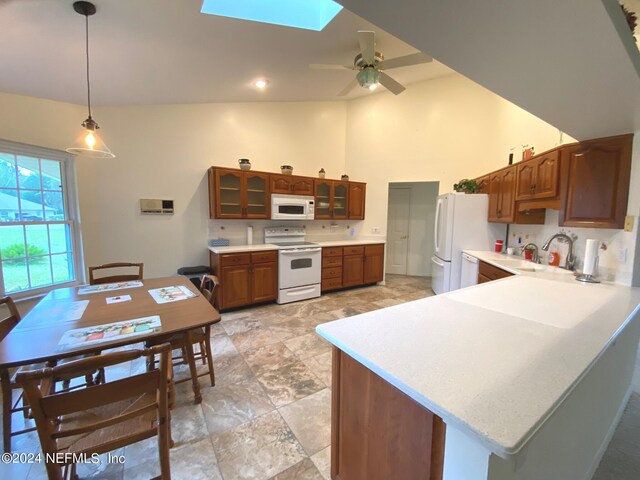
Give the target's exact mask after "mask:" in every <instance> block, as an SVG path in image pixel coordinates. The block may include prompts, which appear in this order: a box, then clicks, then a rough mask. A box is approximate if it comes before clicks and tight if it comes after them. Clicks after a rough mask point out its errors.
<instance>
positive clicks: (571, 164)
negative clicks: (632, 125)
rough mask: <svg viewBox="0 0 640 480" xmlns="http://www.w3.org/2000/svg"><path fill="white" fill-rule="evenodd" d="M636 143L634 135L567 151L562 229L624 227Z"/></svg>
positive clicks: (592, 143) (563, 186)
mask: <svg viewBox="0 0 640 480" xmlns="http://www.w3.org/2000/svg"><path fill="white" fill-rule="evenodd" d="M632 142H633V135H621V136H617V137H609V138H603V139H598V140H591V141H587V142H581V143H578V144H574V145H570V146H568V147H566V156H565V160H564V162H563V165H562V173H561V177H562V184H563V185H562V196H561V199H560V217H559V223H560V225H561V226H564V227H598V228H623V227H624V218H625V215H626V212H627V200H628V197H629V180H630V176H631V149H632Z"/></svg>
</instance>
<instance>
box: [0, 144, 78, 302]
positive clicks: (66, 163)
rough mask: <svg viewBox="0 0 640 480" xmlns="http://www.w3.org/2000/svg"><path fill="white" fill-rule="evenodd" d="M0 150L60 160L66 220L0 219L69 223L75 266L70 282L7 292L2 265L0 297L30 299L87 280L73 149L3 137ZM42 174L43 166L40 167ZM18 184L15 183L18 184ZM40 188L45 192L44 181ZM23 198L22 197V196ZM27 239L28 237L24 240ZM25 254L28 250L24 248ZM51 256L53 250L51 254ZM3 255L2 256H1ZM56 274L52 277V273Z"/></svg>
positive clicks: (40, 222) (20, 223)
mask: <svg viewBox="0 0 640 480" xmlns="http://www.w3.org/2000/svg"><path fill="white" fill-rule="evenodd" d="M0 152H3V153H8V154H10V155H21V156H26V157H32V158H38V159H40V160H52V161H57V162H60V165H61V168H60V173H61V179H60V180H61V182H62V198H63V202H64V207H65V212H66V217H67V219H66V220H40V221H25V220H22V221H16V222H0V226H23V225H50V224H54V225H69V231H70V237H71V257H72V260H73V262H72V263H73V269H74V274H75V275H74V276H75V279H74V280H71V281H69V282H62V283H55V284H53V285H46V286H40V287H35V288H30V289H28V290H23V291H20V292H14V293H9V294H7V293H6V292H5V286H4V277H3V272H2V268H1V267H0V297H2V296H5V295H10V296H11V297H12V298H13V299H15V300H27V299H31V298H37V297H42V296H44V295H46V294H47V293H49V292H50V291H51V290H55V289H58V288H64V287H70V286H75V285H80V284H83V283H85V278H86V277H85V271H84V270H85V268H84V251H83V246H82V229H81V227H82V224H81V221H80V204H79V200H78V181H77V176H76V168H75V163H76V158H75V156H73V155H71V154H70V153H67V152H63V151H60V150H54V149H52V148H46V147H39V146H36V145H29V144H26V143H19V142H13V141H10V140H3V139H0ZM40 174H42V170H40ZM17 187H19V186H18V185H16V188H17ZM40 191H41V192H44V189H43V188H42V183H41V184H40ZM19 201H20V200H19ZM25 241H26V240H25ZM25 254H26V252H25ZM48 256H49V258H50V256H51V251H49V254H48ZM0 257H1V256H0ZM52 278H53V277H52Z"/></svg>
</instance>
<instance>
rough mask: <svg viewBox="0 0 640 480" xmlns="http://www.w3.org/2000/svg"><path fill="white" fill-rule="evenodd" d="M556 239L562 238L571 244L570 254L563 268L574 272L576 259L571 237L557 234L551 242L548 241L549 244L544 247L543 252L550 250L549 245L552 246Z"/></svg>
mask: <svg viewBox="0 0 640 480" xmlns="http://www.w3.org/2000/svg"><path fill="white" fill-rule="evenodd" d="M556 238H562V239H563V240H564V241H565V242H567V243H568V244H569V253H567V260H566V262H565V264H564V267H563V268H566V269H567V270H573V267H574V265H575V263H576V259H575V258H574V257H573V238H571V237H570V236H569V235H567V234H565V233H556V234H555V235H553V236H552V237H551V238H550V239H549V240H547V243H545V244H544V245H542V250H544V251H545V252H546V251H547V250H549V245H551V242H553V241H554V240H555V239H556Z"/></svg>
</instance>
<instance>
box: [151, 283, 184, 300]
mask: <svg viewBox="0 0 640 480" xmlns="http://www.w3.org/2000/svg"><path fill="white" fill-rule="evenodd" d="M149 293H150V294H151V296H152V297H153V299H154V300H155V301H156V303H169V302H177V301H179V300H186V299H188V298H191V297H195V296H196V294H195V293H193V292H192V291H191V290H189V289H188V288H187V287H183V286H182V285H178V286H171V287H163V288H155V289H153V290H149Z"/></svg>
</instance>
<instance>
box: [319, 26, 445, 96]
mask: <svg viewBox="0 0 640 480" xmlns="http://www.w3.org/2000/svg"><path fill="white" fill-rule="evenodd" d="M374 35H375V34H374V32H370V31H366V30H360V31H358V42H359V43H360V53H359V54H358V55H356V58H354V60H353V65H326V64H318V63H313V64H311V65H309V67H310V68H314V69H318V70H357V71H358V73H357V74H356V77H355V78H354V79H353V80H351V81H350V82H349V84H348V85H347V86H346V87H345V88H344V89H342V90H341V91H340V93H338V96H339V97H342V96H345V95H346V94H348V93H349V92H350V91H351V90H353V89H354V88H355V87H356V86H357V85H360V86H361V87H364V88H368V89H370V90H374V89H375V88H376V87H377V86H378V84H381V85H382V86H384V87H385V88H386V89H387V90H389V91H390V92H391V93H393V94H394V95H398V94H400V93H402V92H403V91H404V90H405V87H404V86H402V85H401V84H400V83H398V82H396V81H395V80H394V79H393V78H391V77H390V76H389V75H387V74H386V73H385V72H384V71H383V70H389V69H392V68H398V67H408V66H410V65H418V64H420V63H428V62H431V61H433V58H431V57H430V56H429V55H427V54H426V53H422V52H418V53H411V54H409V55H404V56H402V57H396V58H391V59H389V60H385V59H384V55H382V54H381V53H380V52H376V51H375V36H374Z"/></svg>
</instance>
